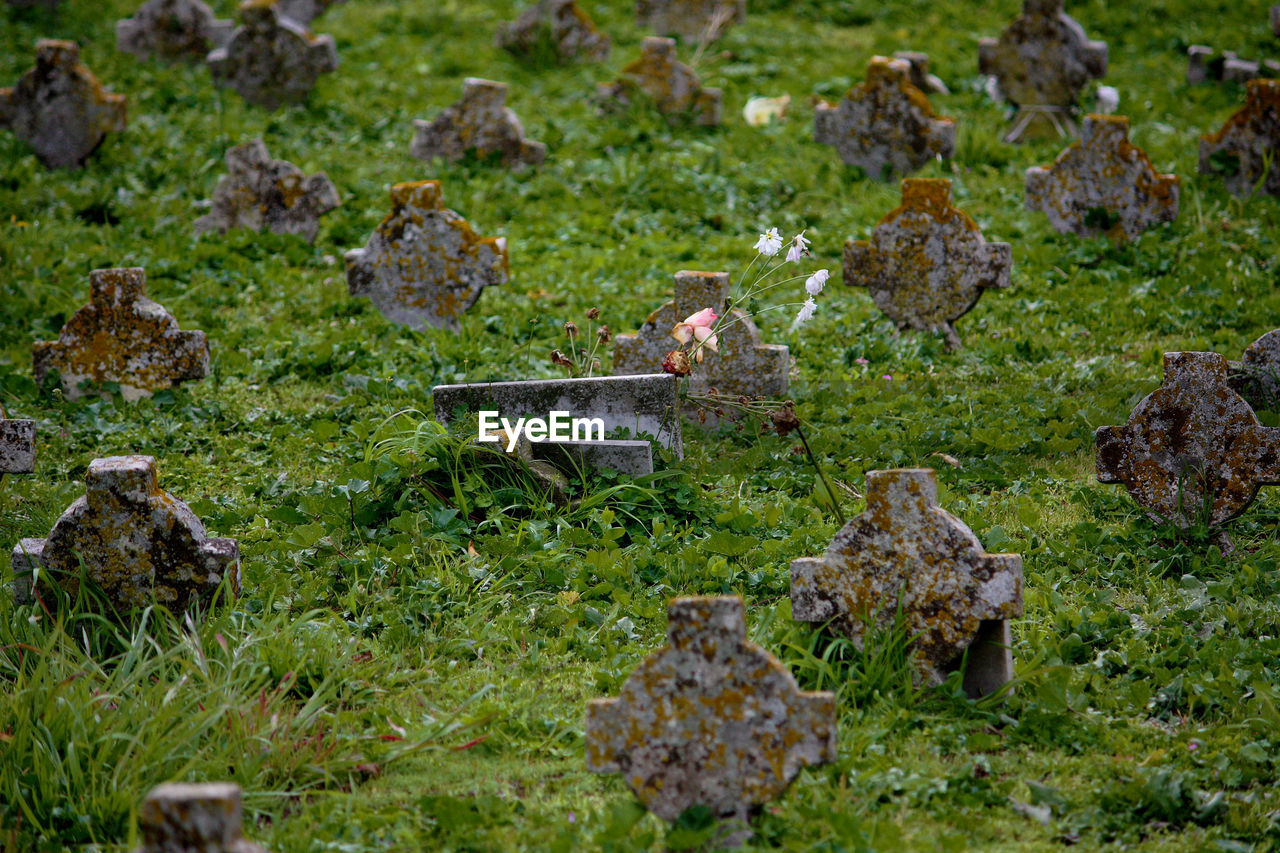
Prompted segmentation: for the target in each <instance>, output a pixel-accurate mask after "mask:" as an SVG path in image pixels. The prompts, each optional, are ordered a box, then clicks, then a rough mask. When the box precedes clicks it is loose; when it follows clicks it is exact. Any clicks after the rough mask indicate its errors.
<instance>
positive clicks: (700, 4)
mask: <svg viewBox="0 0 1280 853" xmlns="http://www.w3.org/2000/svg"><path fill="white" fill-rule="evenodd" d="M746 19H747V0H636V20H637V21H638V22H639V24H640V26H642V27H648V28H649V29H651V30H653V31H654V32H656V33H657V34H658V35H660V36H679V37H680V38H681V39H682V40H684V41H687V42H690V41H701V40H702V39H707V40H708V41H714V40H715V39H718V38H719V37H720V36H721V35H723V34H724V31H725V30H727V29H728V28H729V27H730V26H732V25H733V24H740V23H742V22H743V21H745V20H746Z"/></svg>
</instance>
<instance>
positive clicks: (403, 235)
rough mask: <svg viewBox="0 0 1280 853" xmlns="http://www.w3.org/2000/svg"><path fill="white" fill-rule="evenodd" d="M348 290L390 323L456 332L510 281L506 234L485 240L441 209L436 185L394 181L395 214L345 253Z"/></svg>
mask: <svg viewBox="0 0 1280 853" xmlns="http://www.w3.org/2000/svg"><path fill="white" fill-rule="evenodd" d="M346 260H347V289H348V290H349V291H350V293H351V295H352V296H367V297H369V298H370V299H371V300H372V301H373V304H374V306H375V307H376V308H377V309H378V310H379V311H381V312H382V316H384V317H386V318H387V319H388V320H390V321H391V322H393V323H402V324H403V325H406V326H408V327H409V328H411V329H417V330H419V331H421V330H422V329H425V328H426V327H427V326H431V327H432V328H436V329H449V330H450V331H454V332H456V331H459V330H460V329H461V328H462V326H461V324H460V323H459V322H458V318H459V317H460V316H461V315H462V314H463V312H465V311H466V310H467V309H469V308H470V307H471V306H472V305H474V304H475V303H476V300H477V299H479V298H480V291H482V290H484V288H486V287H491V286H494V285H499V284H506V283H507V278H508V275H509V272H508V266H507V241H506V238H505V237H481V236H480V235H479V234H477V233H476V232H475V229H473V228H472V227H471V225H470V223H468V222H467V220H465V219H463V218H462V217H461V216H459V215H458V214H457V213H455V212H453V211H452V210H450V209H449V208H447V207H445V206H444V191H443V189H442V188H441V186H440V182H439V181H420V182H417V183H407V184H396V185H395V186H393V187H392V188H391V213H390V214H388V215H387V218H386V219H384V220H382V224H380V225H379V226H378V227H377V229H375V230H374V232H373V236H372V237H370V238H369V243H368V244H367V245H366V246H365V247H364V248H363V249H352V250H351V251H350V252H347V256H346Z"/></svg>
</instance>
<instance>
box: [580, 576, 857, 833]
mask: <svg viewBox="0 0 1280 853" xmlns="http://www.w3.org/2000/svg"><path fill="white" fill-rule="evenodd" d="M586 735H587V769H588V770H591V771H593V772H596V773H621V774H622V776H623V778H624V780H625V781H626V783H627V786H628V787H630V788H631V790H632V791H634V792H635V795H636V797H637V798H638V799H639V800H640V802H641V803H642V804H644V806H645V807H646V808H648V809H649V811H651V812H653V813H654V814H656V815H657V816H658V817H660V818H662V819H664V820H668V821H674V820H676V818H678V817H679V816H680V814H681V813H682V812H684V811H685V810H686V809H688V808H690V807H692V806H705V807H706V808H708V809H710V810H711V813H712V814H713V815H715V816H716V817H718V818H721V819H736V820H737V821H740V822H742V823H743V824H745V823H746V822H747V820H748V819H749V817H750V816H751V814H752V813H753V812H754V811H757V810H758V809H759V807H760V806H761V805H763V804H764V803H767V802H769V801H770V800H773V799H775V798H777V797H779V796H781V795H782V793H783V792H784V791H785V790H786V789H787V786H788V785H790V784H791V782H792V780H794V779H795V777H796V776H797V775H799V772H800V768H801V767H805V766H810V767H812V766H815V765H818V764H825V763H828V762H831V761H834V760H835V758H836V701H835V696H834V694H832V693H828V692H825V691H824V692H807V691H802V690H800V689H799V687H798V685H797V684H796V680H795V678H794V677H793V676H792V675H791V673H790V672H788V671H787V670H786V668H785V667H784V666H783V665H782V664H781V663H780V662H779V661H778V659H777V658H775V657H774V656H773V655H771V654H769V653H768V652H767V651H765V650H764V649H762V648H760V647H759V646H757V645H756V644H754V643H752V642H749V641H748V640H747V638H746V620H745V618H744V616H743V604H742V599H740V598H738V597H737V596H726V597H720V598H676V599H673V600H672V601H671V603H670V605H669V606H668V609H667V643H666V645H665V646H663V647H662V648H661V649H659V650H658V651H656V652H654V653H653V654H651V655H650V656H649V657H647V658H646V659H645V660H644V661H643V662H642V663H641V664H640V665H639V666H637V667H636V669H635V670H634V671H633V672H632V673H631V677H630V678H628V679H627V681H626V683H625V684H623V686H622V691H621V693H620V695H619V696H618V698H616V699H595V700H592V701H591V702H590V703H589V704H588V706H587V730H586ZM750 835H751V832H750V829H749V828H748V829H745V831H741V830H740V831H738V832H736V833H735V834H734V835H733V836H732V837H730V838H728V839H723V840H722V841H721V843H728V844H740V843H742V842H743V841H745V840H746V839H747V838H749V837H750Z"/></svg>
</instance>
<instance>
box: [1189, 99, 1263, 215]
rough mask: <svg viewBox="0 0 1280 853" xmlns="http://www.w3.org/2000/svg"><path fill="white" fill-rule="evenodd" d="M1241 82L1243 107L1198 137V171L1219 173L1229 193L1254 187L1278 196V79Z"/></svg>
mask: <svg viewBox="0 0 1280 853" xmlns="http://www.w3.org/2000/svg"><path fill="white" fill-rule="evenodd" d="M1245 85H1246V88H1247V91H1248V97H1247V98H1246V100H1245V103H1244V106H1243V107H1241V108H1240V109H1239V110H1238V111H1236V113H1235V115H1233V116H1231V118H1229V119H1227V123H1226V124H1224V125H1223V126H1222V129H1221V130H1219V131H1218V132H1217V133H1213V134H1206V135H1205V136H1202V137H1200V174H1202V175H1214V174H1216V175H1220V176H1221V177H1222V182H1223V183H1224V184H1226V186H1227V190H1228V191H1230V192H1231V193H1232V194H1233V195H1237V196H1248V195H1249V194H1250V193H1252V192H1253V191H1254V187H1257V188H1258V191H1259V192H1264V193H1267V194H1268V195H1280V168H1276V167H1275V164H1276V163H1277V162H1280V80H1250V81H1249V82H1248V83H1247V84H1245ZM1263 175H1266V180H1265V181H1264V180H1263V179H1262V178H1263ZM1259 183H1261V185H1260V186H1259Z"/></svg>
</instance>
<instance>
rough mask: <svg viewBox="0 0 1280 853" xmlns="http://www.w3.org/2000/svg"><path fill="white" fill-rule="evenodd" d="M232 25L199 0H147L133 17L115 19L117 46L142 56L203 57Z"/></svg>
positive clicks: (226, 35)
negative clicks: (219, 17) (220, 18)
mask: <svg viewBox="0 0 1280 853" xmlns="http://www.w3.org/2000/svg"><path fill="white" fill-rule="evenodd" d="M234 28H235V24H234V23H233V22H231V21H223V20H219V19H217V18H216V17H214V14H213V10H212V9H210V8H209V5H208V4H207V3H203V2H201V0H149V2H147V3H144V4H143V5H142V7H141V8H139V9H138V11H137V12H134V13H133V17H132V18H125V19H124V20H122V21H117V22H116V47H118V48H119V49H120V50H122V51H123V52H125V53H132V54H133V55H135V56H141V57H148V56H152V55H155V56H158V57H160V58H161V59H165V60H169V61H174V60H179V59H185V60H191V61H202V60H204V58H205V57H206V56H208V55H209V51H211V50H213V49H214V48H215V47H221V46H222V45H223V44H224V43H226V41H227V39H229V38H230V37H231V32H232V30H233V29H234Z"/></svg>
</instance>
